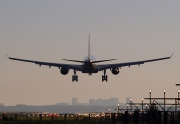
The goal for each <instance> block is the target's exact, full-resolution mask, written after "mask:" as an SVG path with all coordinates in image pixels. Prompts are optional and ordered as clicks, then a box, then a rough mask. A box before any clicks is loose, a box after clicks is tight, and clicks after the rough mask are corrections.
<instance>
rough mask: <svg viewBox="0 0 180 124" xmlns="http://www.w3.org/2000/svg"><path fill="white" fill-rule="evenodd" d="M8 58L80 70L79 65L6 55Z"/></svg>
mask: <svg viewBox="0 0 180 124" xmlns="http://www.w3.org/2000/svg"><path fill="white" fill-rule="evenodd" d="M7 57H8V56H7ZM8 58H9V59H11V60H17V61H23V62H29V63H35V64H37V65H39V66H41V65H46V66H49V67H51V66H53V67H58V68H61V67H65V68H68V69H73V70H77V71H81V65H74V64H61V63H50V62H41V61H33V60H26V59H19V58H12V57H8Z"/></svg>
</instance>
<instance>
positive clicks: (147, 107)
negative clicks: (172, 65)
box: [1, 89, 180, 124]
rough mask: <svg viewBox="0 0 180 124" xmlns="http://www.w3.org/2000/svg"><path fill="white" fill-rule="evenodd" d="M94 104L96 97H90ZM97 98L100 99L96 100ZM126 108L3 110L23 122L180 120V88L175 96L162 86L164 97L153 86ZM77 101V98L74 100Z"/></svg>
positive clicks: (176, 123) (177, 123) (167, 123)
mask: <svg viewBox="0 0 180 124" xmlns="http://www.w3.org/2000/svg"><path fill="white" fill-rule="evenodd" d="M90 101H91V103H92V104H94V100H93V99H91V100H90ZM97 101H98V100H97ZM127 101H128V103H126V108H124V107H123V108H122V107H121V105H120V104H118V105H117V108H114V110H116V112H115V113H114V112H111V109H109V110H107V112H105V113H102V112H93V113H64V114H62V113H61V114H58V113H2V114H1V118H2V121H3V122H8V121H17V122H20V123H23V122H24V123H25V122H30V123H33V122H34V120H36V122H37V120H39V121H41V122H42V121H46V122H49V123H50V121H54V122H57V123H58V124H59V123H60V124H61V123H75V122H76V124H78V122H79V123H87V124H91V123H95V124H96V123H97V124H98V123H103V124H116V123H118V124H131V123H132V124H180V90H177V96H176V97H173V98H168V97H166V90H165V89H163V96H162V97H161V98H156V97H152V90H151V89H150V90H149V97H147V98H143V99H141V100H140V102H139V103H135V102H133V99H132V98H130V99H127ZM72 103H75V104H76V103H77V98H74V99H73V100H72ZM22 118H23V119H22Z"/></svg>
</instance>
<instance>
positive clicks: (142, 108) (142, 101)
mask: <svg viewBox="0 0 180 124" xmlns="http://www.w3.org/2000/svg"><path fill="white" fill-rule="evenodd" d="M143 100H144V99H142V111H143Z"/></svg>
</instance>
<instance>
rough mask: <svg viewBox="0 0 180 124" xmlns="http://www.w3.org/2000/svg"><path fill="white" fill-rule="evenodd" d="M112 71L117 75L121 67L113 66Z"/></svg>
mask: <svg viewBox="0 0 180 124" xmlns="http://www.w3.org/2000/svg"><path fill="white" fill-rule="evenodd" d="M111 72H112V73H113V74H114V75H117V74H119V68H111Z"/></svg>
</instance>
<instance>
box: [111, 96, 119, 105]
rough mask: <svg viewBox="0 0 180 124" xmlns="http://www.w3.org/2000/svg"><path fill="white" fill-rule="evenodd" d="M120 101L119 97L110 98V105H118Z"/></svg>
mask: <svg viewBox="0 0 180 124" xmlns="http://www.w3.org/2000/svg"><path fill="white" fill-rule="evenodd" d="M118 101H119V100H118V98H111V99H110V105H111V106H113V105H114V106H117V105H118Z"/></svg>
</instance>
